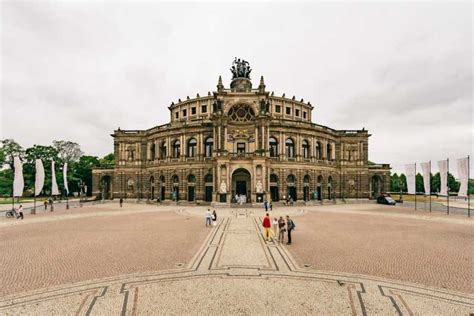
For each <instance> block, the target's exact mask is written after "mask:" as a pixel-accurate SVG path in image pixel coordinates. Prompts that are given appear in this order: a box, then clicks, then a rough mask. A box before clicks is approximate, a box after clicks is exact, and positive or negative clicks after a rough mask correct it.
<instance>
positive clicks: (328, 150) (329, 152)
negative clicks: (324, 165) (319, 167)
mask: <svg viewBox="0 0 474 316" xmlns="http://www.w3.org/2000/svg"><path fill="white" fill-rule="evenodd" d="M326 148H327V153H328V160H332V145H331V144H330V143H328V145H327V147H326Z"/></svg>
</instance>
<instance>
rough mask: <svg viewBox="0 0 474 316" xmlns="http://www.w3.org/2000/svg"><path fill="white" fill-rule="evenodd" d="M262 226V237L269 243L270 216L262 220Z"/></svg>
mask: <svg viewBox="0 0 474 316" xmlns="http://www.w3.org/2000/svg"><path fill="white" fill-rule="evenodd" d="M262 226H263V230H264V232H263V236H264V238H265V240H266V241H270V234H271V231H270V229H271V227H272V223H271V221H270V216H269V215H268V213H267V215H266V216H265V217H264V218H263V223H262Z"/></svg>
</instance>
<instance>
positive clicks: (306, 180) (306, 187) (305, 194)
mask: <svg viewBox="0 0 474 316" xmlns="http://www.w3.org/2000/svg"><path fill="white" fill-rule="evenodd" d="M309 182H310V178H309V175H305V176H304V178H303V200H304V201H305V202H307V201H309Z"/></svg>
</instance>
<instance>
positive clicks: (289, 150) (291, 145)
mask: <svg viewBox="0 0 474 316" xmlns="http://www.w3.org/2000/svg"><path fill="white" fill-rule="evenodd" d="M285 145H286V157H287V158H295V142H294V141H293V139H291V138H288V139H287V140H286V142H285Z"/></svg>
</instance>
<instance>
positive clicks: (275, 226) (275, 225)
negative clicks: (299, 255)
mask: <svg viewBox="0 0 474 316" xmlns="http://www.w3.org/2000/svg"><path fill="white" fill-rule="evenodd" d="M272 226H273V239H276V236H278V218H276V217H275V218H274V219H273V222H272Z"/></svg>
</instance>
